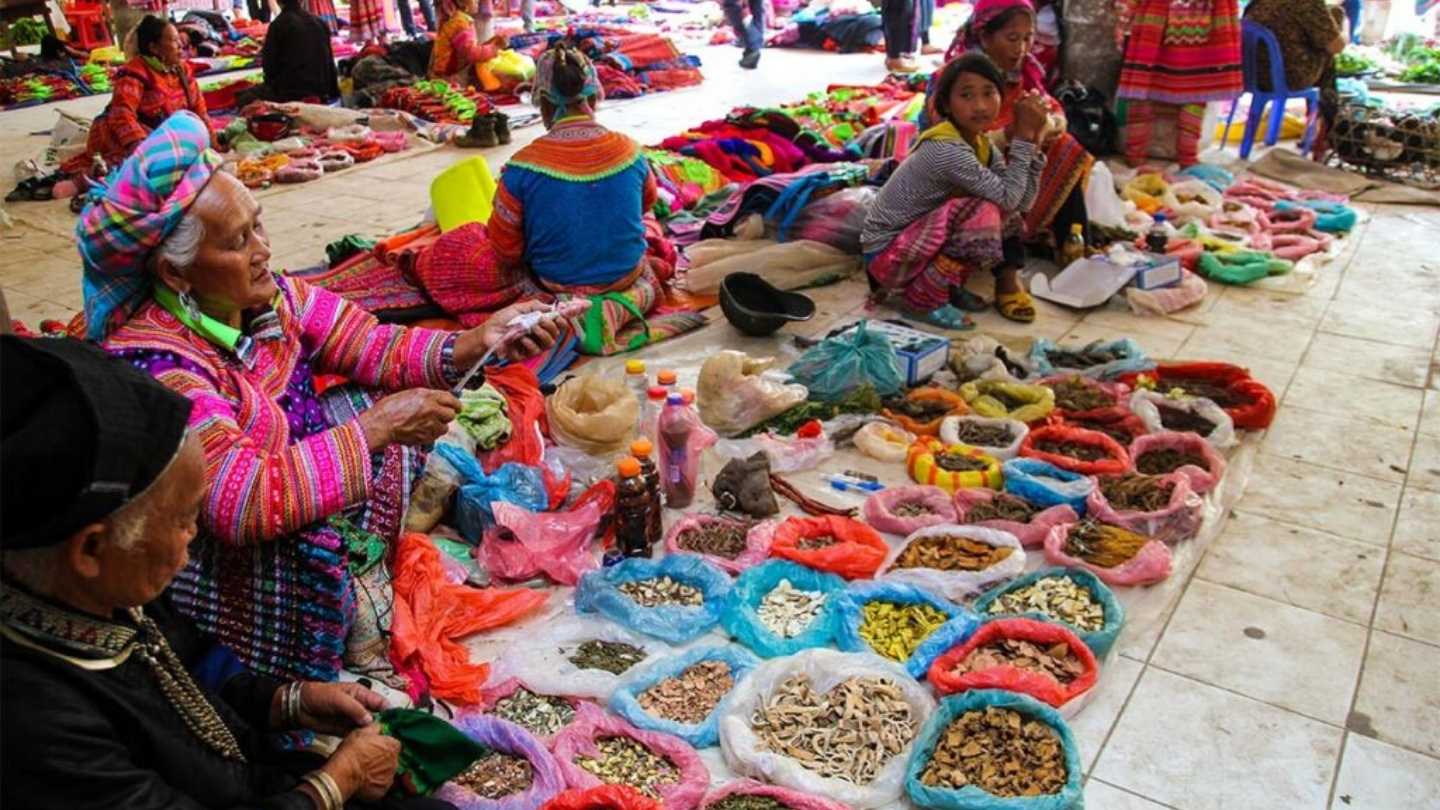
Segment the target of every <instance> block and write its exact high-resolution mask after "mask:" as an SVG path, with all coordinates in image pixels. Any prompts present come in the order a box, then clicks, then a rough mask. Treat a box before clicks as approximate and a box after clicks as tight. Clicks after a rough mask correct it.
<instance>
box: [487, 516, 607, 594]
mask: <svg viewBox="0 0 1440 810" xmlns="http://www.w3.org/2000/svg"><path fill="white" fill-rule="evenodd" d="M492 508H493V510H494V512H495V524H496V525H495V527H494V528H492V529H490V530H488V531H486V532H485V542H483V543H481V544H480V549H479V552H478V556H479V559H480V563H481V564H482V565H484V566H485V570H487V571H489V572H490V574H491V576H494V577H497V578H499V579H502V580H509V581H511V582H523V581H525V580H527V579H532V578H534V577H536V576H538V575H540V574H544V575H545V576H547V577H549V578H550V579H552V580H554V581H555V582H558V583H559V584H561V585H574V584H576V583H577V582H579V581H580V577H581V576H582V575H584V574H585V572H587V571H593V570H595V569H596V568H599V567H600V564H599V563H598V562H597V561H596V560H595V555H594V552H592V551H591V549H590V545H591V542H592V541H593V540H594V539H595V530H596V529H597V528H598V527H599V526H600V520H601V519H602V518H603V517H604V516H605V512H606V510H605V509H604V504H602V503H600V502H599V501H596V500H591V501H588V502H587V503H585V504H584V505H582V506H581V507H580V508H578V509H575V510H574V511H570V512H541V513H538V514H537V513H535V512H531V511H530V510H528V509H522V508H520V507H518V506H516V505H514V504H511V503H504V502H500V503H496V504H495V505H494V506H493V507H492Z"/></svg>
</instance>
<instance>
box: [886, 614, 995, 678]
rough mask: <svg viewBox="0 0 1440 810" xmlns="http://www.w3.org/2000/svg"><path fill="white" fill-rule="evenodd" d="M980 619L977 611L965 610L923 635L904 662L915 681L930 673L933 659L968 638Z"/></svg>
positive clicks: (979, 622) (977, 627)
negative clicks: (913, 652) (923, 637)
mask: <svg viewBox="0 0 1440 810" xmlns="http://www.w3.org/2000/svg"><path fill="white" fill-rule="evenodd" d="M980 624H981V620H980V616H979V614H978V613H971V612H970V611H968V610H967V611H965V612H964V613H961V614H960V615H959V616H956V617H955V618H953V619H951V620H950V621H948V622H946V623H944V624H942V625H940V628H939V629H938V630H936V631H935V632H933V633H931V634H930V635H928V636H926V637H925V640H924V641H922V642H920V646H919V647H916V648H915V654H914V655H912V656H910V660H909V661H907V662H906V663H905V670H906V671H907V672H909V673H910V674H911V676H913V677H914V678H915V680H917V681H923V680H925V678H926V676H928V675H929V674H930V665H931V664H933V663H935V659H936V658H939V657H940V656H942V655H944V654H945V653H946V652H947V651H949V650H950V649H952V648H954V647H957V646H959V645H961V644H964V643H965V642H967V641H969V640H970V636H971V635H972V634H973V633H974V632H975V631H976V630H978V629H979V628H980Z"/></svg>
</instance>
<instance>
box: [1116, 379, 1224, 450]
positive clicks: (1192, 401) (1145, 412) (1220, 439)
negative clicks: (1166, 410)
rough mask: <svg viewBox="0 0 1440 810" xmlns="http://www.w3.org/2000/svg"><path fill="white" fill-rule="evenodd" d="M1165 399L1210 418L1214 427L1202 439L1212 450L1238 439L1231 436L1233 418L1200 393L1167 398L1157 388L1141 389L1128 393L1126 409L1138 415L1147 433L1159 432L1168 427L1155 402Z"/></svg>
mask: <svg viewBox="0 0 1440 810" xmlns="http://www.w3.org/2000/svg"><path fill="white" fill-rule="evenodd" d="M1161 402H1163V403H1165V405H1166V406H1168V407H1171V408H1178V409H1180V410H1184V411H1190V412H1191V413H1193V414H1195V415H1196V416H1198V417H1200V418H1201V419H1204V420H1206V421H1208V422H1211V423H1213V424H1214V425H1215V429H1214V430H1211V431H1210V435H1209V436H1205V437H1204V439H1205V441H1207V442H1209V443H1210V446H1211V447H1214V448H1215V449H1216V450H1224V449H1226V448H1227V447H1234V446H1235V444H1236V442H1237V441H1238V439H1237V438H1236V437H1235V422H1234V420H1232V419H1231V418H1230V414H1228V413H1226V412H1225V409H1224V408H1221V407H1220V406H1219V405H1216V404H1215V402H1214V400H1209V399H1205V398H1204V397H1194V398H1187V399H1171V398H1170V397H1167V396H1165V395H1164V394H1162V393H1160V392H1158V391H1147V390H1145V389H1141V390H1139V391H1136V392H1135V393H1133V394H1131V395H1130V411H1131V412H1132V413H1134V414H1135V415H1136V416H1138V417H1140V421H1142V422H1144V423H1145V430H1146V431H1147V432H1149V433H1159V432H1161V431H1165V430H1170V428H1167V427H1165V425H1164V423H1162V422H1161V421H1160V408H1159V406H1158V405H1157V403H1161Z"/></svg>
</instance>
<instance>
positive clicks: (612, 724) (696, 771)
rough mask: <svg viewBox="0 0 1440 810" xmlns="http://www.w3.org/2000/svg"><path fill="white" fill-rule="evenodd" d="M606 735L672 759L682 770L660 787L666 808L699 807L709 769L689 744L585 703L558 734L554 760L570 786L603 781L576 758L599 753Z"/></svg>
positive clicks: (594, 784) (590, 784)
mask: <svg viewBox="0 0 1440 810" xmlns="http://www.w3.org/2000/svg"><path fill="white" fill-rule="evenodd" d="M603 737H629V738H630V739H631V740H634V741H635V742H637V743H639V744H640V745H643V746H645V747H646V748H648V749H649V750H650V751H651V752H652V753H654V754H657V755H659V756H662V757H664V758H665V759H667V760H669V761H670V764H671V765H674V766H675V767H676V768H677V769H678V770H679V771H680V781H678V782H676V783H675V784H673V785H665V786H662V787H660V788H659V792H660V802H661V805H662V806H663V807H664V808H665V810H694V808H697V807H699V806H700V799H701V798H702V797H703V796H704V795H705V790H706V789H707V788H708V787H709V786H710V771H709V770H707V769H706V768H705V763H704V762H702V761H701V760H700V755H699V754H697V753H695V749H694V748H691V747H690V744H689V743H687V742H685V741H684V740H682V739H680V738H679V737H672V736H670V735H669V734H661V733H659V732H656V731H641V730H640V729H638V728H636V727H634V726H632V725H630V724H629V723H627V722H625V721H624V720H621V719H620V718H618V717H616V716H614V715H612V714H607V713H606V712H604V711H603V710H601V709H600V707H598V706H595V705H594V704H590V703H585V704H582V705H581V706H580V708H579V710H578V711H577V712H576V713H575V720H574V722H572V723H571V724H570V725H569V726H566V727H565V729H564V730H563V731H561V732H560V733H559V734H557V735H555V747H554V751H555V759H556V760H557V761H559V763H560V772H561V773H563V774H564V775H565V782H566V783H567V784H569V785H570V787H572V788H590V787H595V786H596V785H599V784H601V782H600V779H599V778H598V777H596V776H595V775H594V774H592V773H590V772H589V771H587V770H585V769H584V768H581V767H580V766H579V765H576V764H575V759H576V758H577V757H595V756H599V753H600V752H599V750H598V749H597V748H596V747H595V741H596V740H598V739H601V738H603Z"/></svg>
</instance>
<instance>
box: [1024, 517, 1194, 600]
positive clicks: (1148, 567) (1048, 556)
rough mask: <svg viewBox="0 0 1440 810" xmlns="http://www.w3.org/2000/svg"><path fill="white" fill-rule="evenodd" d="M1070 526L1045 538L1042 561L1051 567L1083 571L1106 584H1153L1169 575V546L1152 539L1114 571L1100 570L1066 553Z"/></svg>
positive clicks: (1051, 532)
mask: <svg viewBox="0 0 1440 810" xmlns="http://www.w3.org/2000/svg"><path fill="white" fill-rule="evenodd" d="M1073 525H1074V524H1073V523H1062V524H1060V525H1058V526H1056V527H1054V528H1052V529H1051V530H1050V533H1049V534H1047V535H1045V560H1046V561H1047V562H1049V563H1051V564H1052V565H1065V566H1069V567H1071V568H1083V569H1085V570H1086V571H1089V572H1090V573H1092V574H1094V575H1095V576H1097V577H1099V578H1100V581H1101V582H1104V583H1105V584H1106V585H1154V584H1155V583H1157V582H1163V581H1164V580H1165V578H1166V577H1168V576H1170V565H1171V556H1170V547H1169V546H1167V545H1165V544H1164V543H1162V542H1160V541H1159V540H1151V541H1150V542H1148V543H1146V544H1145V545H1143V546H1141V547H1140V551H1139V552H1137V553H1136V554H1135V556H1134V557H1131V558H1130V559H1129V560H1127V561H1126V562H1124V563H1121V564H1120V565H1117V566H1115V567H1114V568H1101V567H1100V566H1098V565H1092V564H1090V563H1088V562H1085V561H1084V560H1082V559H1079V558H1078V557H1071V556H1070V555H1069V554H1066V553H1065V550H1064V549H1065V538H1066V536H1067V535H1068V534H1069V532H1070V527H1071V526H1073Z"/></svg>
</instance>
